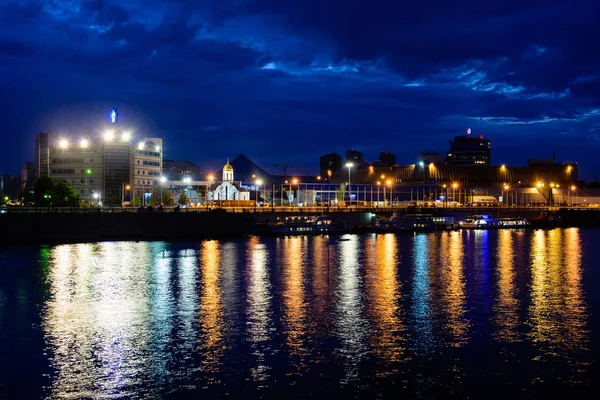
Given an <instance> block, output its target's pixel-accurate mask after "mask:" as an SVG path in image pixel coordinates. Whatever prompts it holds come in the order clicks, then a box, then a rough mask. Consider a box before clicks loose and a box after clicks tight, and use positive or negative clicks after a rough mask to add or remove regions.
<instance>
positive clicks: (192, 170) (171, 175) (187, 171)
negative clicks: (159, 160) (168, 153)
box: [163, 160, 200, 181]
mask: <svg viewBox="0 0 600 400" xmlns="http://www.w3.org/2000/svg"><path fill="white" fill-rule="evenodd" d="M163 174H164V175H165V176H166V177H167V179H169V180H172V181H177V180H182V179H183V178H186V177H187V178H190V179H191V180H193V181H198V180H200V167H199V166H197V165H196V164H194V163H193V162H191V161H179V160H163Z"/></svg>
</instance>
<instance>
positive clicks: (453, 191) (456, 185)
mask: <svg viewBox="0 0 600 400" xmlns="http://www.w3.org/2000/svg"><path fill="white" fill-rule="evenodd" d="M457 187H458V183H453V184H452V201H453V202H454V203H456V198H455V196H456V188H457Z"/></svg>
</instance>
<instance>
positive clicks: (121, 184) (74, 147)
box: [35, 110, 163, 205]
mask: <svg viewBox="0 0 600 400" xmlns="http://www.w3.org/2000/svg"><path fill="white" fill-rule="evenodd" d="M162 154H163V140H162V139H161V138H148V137H144V138H142V139H138V140H136V139H134V138H132V137H131V135H130V133H129V132H127V131H126V130H123V129H121V128H120V127H119V126H118V116H117V114H116V110H113V112H112V113H111V125H110V126H109V127H108V128H107V129H105V130H104V132H103V133H102V135H101V136H100V137H97V138H93V139H92V138H79V139H77V140H73V139H72V138H66V137H62V138H50V137H49V135H48V134H47V133H39V134H38V135H37V136H36V164H37V173H36V174H35V176H36V178H37V177H39V176H43V175H47V176H50V177H51V178H53V179H59V180H65V181H67V182H68V183H70V184H71V185H72V186H73V187H74V188H75V191H76V192H77V194H78V195H79V197H80V199H81V200H82V201H84V202H88V201H89V202H96V201H98V202H103V203H106V204H113V205H120V204H122V203H123V202H124V201H129V200H131V198H129V197H131V196H137V197H138V198H141V197H142V196H144V195H145V197H150V193H151V192H152V188H153V187H154V186H156V185H158V184H159V183H160V178H161V176H162V169H163V163H162Z"/></svg>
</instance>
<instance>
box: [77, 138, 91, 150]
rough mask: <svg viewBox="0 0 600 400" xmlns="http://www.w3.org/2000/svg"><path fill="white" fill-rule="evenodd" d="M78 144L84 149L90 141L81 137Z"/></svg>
mask: <svg viewBox="0 0 600 400" xmlns="http://www.w3.org/2000/svg"><path fill="white" fill-rule="evenodd" d="M79 144H80V146H81V147H82V148H84V149H85V148H87V147H88V145H89V144H90V142H89V141H88V140H87V139H81V141H80V142H79Z"/></svg>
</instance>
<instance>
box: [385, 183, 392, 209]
mask: <svg viewBox="0 0 600 400" xmlns="http://www.w3.org/2000/svg"><path fill="white" fill-rule="evenodd" d="M386 184H387V185H388V186H389V187H390V205H392V181H391V180H389V179H388V180H387V182H386Z"/></svg>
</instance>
